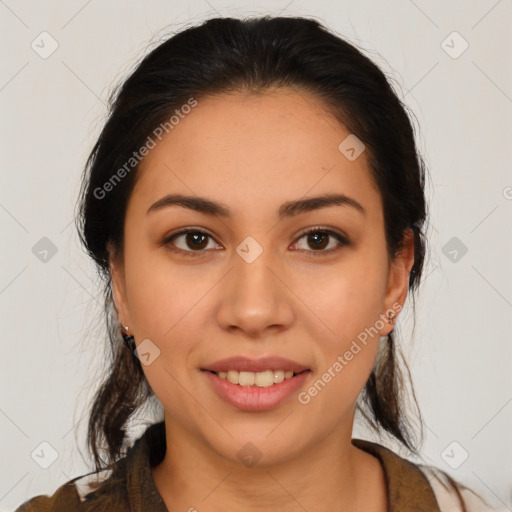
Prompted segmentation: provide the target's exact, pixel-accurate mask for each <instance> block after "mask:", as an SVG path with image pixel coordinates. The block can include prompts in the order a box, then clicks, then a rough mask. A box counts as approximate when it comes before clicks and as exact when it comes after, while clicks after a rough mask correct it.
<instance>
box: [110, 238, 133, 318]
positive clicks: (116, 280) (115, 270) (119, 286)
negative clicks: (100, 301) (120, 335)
mask: <svg viewBox="0 0 512 512" xmlns="http://www.w3.org/2000/svg"><path fill="white" fill-rule="evenodd" d="M107 247H108V253H109V268H110V281H111V285H112V295H113V298H114V304H115V307H116V310H117V312H118V316H119V322H120V323H121V325H123V326H125V325H130V318H129V312H128V307H127V303H126V302H127V301H126V287H125V279H124V268H123V265H122V262H121V260H120V258H119V257H118V255H117V254H116V251H115V249H114V248H113V247H112V245H111V244H110V243H109V244H108V245H107Z"/></svg>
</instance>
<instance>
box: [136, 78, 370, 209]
mask: <svg viewBox="0 0 512 512" xmlns="http://www.w3.org/2000/svg"><path fill="white" fill-rule="evenodd" d="M349 136H351V133H350V131H349V130H348V129H347V128H346V127H345V126H344V125H342V124H341V123H340V122H339V121H337V120H336V119H335V118H334V117H333V115H332V114H330V112H329V111H328V110H327V108H326V106H325V105H324V103H323V102H322V101H321V100H320V99H318V98H316V97H315V96H313V95H311V94H309V93H305V92H298V91H295V90H293V89H288V88H286V89H284V88H283V89H278V90H273V91H271V92H264V93H258V94H254V93H248V92H240V93H232V94H218V95H214V96H210V97H207V98H204V99H198V100H197V106H195V107H194V108H193V109H191V111H190V112H189V113H188V114H185V115H182V116H181V117H180V119H179V122H178V123H177V124H174V126H173V128H172V129H171V130H169V133H167V134H164V136H163V137H162V140H161V141H157V144H156V146H155V147H154V149H152V150H151V151H150V152H149V153H148V154H147V156H146V157H144V159H143V161H142V162H141V164H140V166H139V170H138V173H137V174H138V179H137V183H136V187H135V190H134V192H135V191H137V192H138V194H139V195H142V196H144V197H145V198H146V200H147V201H151V200H153V201H154V200H157V199H158V198H159V197H160V196H162V195H163V194H164V193H169V192H170V191H172V192H176V191H177V192H181V193H187V194H189V195H190V194H191V193H192V194H198V195H201V196H205V195H207V196H210V197H212V198H222V202H224V203H229V204H233V205H238V206H239V207H243V204H244V203H246V202H247V201H249V200H250V199H251V198H254V199H258V198H259V199H260V200H261V199H262V198H263V197H265V198H270V197H275V198H276V202H279V201H280V203H279V204H281V203H282V202H284V201H286V200H289V199H295V198H298V197H303V196H307V195H317V194H320V193H327V192H329V193H331V192H340V193H346V194H352V195H357V196H358V200H360V201H363V200H370V199H372V196H373V199H375V194H376V193H377V190H376V189H375V186H374V182H373V179H372V177H371V173H370V171H369V167H368V161H367V158H366V155H365V154H364V152H363V153H362V154H361V155H360V156H359V157H358V158H356V159H355V160H351V159H348V158H347V157H346V156H345V154H344V153H343V152H342V151H340V144H342V143H343V141H344V140H346V139H347V137H349ZM234 210H236V207H234Z"/></svg>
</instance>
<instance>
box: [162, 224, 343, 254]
mask: <svg viewBox="0 0 512 512" xmlns="http://www.w3.org/2000/svg"><path fill="white" fill-rule="evenodd" d="M190 233H195V234H201V235H206V236H207V237H209V238H211V239H212V240H214V238H213V237H212V236H211V235H210V234H209V233H206V232H205V231H202V230H200V229H185V230H182V231H179V232H178V233H174V234H172V235H170V236H167V237H165V238H164V239H163V240H162V242H161V243H162V245H168V244H169V243H171V242H172V241H173V240H174V239H176V238H178V237H179V236H181V235H187V234H190ZM313 233H320V234H323V235H327V236H329V237H332V238H334V239H336V240H337V241H338V242H339V245H338V246H337V247H335V248H334V249H328V250H321V251H311V250H310V251H308V250H306V252H309V253H312V254H311V256H313V257H319V256H320V257H321V256H326V255H329V254H332V253H333V252H336V251H338V250H340V249H341V247H343V246H347V245H349V240H348V238H347V237H346V236H344V235H342V234H340V233H337V232H336V231H333V230H331V229H327V228H322V227H320V226H316V227H313V228H310V229H308V230H306V231H304V232H303V233H301V234H300V235H299V237H298V238H297V241H296V242H295V243H294V245H295V244H296V243H297V242H298V241H299V240H300V239H302V238H304V237H306V236H307V235H310V234H313ZM170 250H172V251H174V252H180V253H182V254H184V255H186V256H190V257H201V256H202V255H203V254H204V253H206V252H207V251H206V250H201V251H192V250H189V251H186V250H184V249H179V248H176V247H173V248H171V249H170ZM299 250H304V249H299Z"/></svg>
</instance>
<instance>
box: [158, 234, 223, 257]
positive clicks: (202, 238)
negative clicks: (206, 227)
mask: <svg viewBox="0 0 512 512" xmlns="http://www.w3.org/2000/svg"><path fill="white" fill-rule="evenodd" d="M209 238H210V239H211V240H212V241H213V238H212V237H211V236H210V235H209V234H208V233H204V232H203V231H181V232H180V233H176V234H175V235H172V236H171V237H169V238H167V239H165V240H164V242H163V243H164V244H168V243H170V242H172V244H173V245H174V246H176V247H177V248H178V249H180V250H182V251H185V252H204V251H203V249H207V248H208V244H207V241H208V239H209ZM180 239H183V240H184V245H185V246H182V247H179V246H178V244H177V243H176V241H177V240H180ZM213 245H214V246H215V247H213V249H218V248H220V246H219V245H218V244H213ZM190 248H192V250H190ZM211 248H212V247H210V249H211Z"/></svg>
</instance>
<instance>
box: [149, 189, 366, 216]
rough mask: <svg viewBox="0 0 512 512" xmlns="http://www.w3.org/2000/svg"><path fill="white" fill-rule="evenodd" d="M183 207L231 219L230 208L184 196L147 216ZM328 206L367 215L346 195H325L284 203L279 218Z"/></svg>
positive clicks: (163, 200)
mask: <svg viewBox="0 0 512 512" xmlns="http://www.w3.org/2000/svg"><path fill="white" fill-rule="evenodd" d="M175 205H176V206H182V207H183V208H188V209H190V210H194V211H197V212H200V213H204V214H206V215H212V216H217V217H224V218H231V212H230V211H229V208H228V207H227V206H226V205H224V204H222V203H217V202H215V201H211V200H210V199H206V198H204V197H198V196H185V195H182V194H168V195H166V196H164V197H162V198H161V199H159V200H158V201H156V202H155V203H153V204H152V205H151V206H150V207H149V208H148V211H147V212H146V214H148V213H151V212H156V211H160V210H163V209H165V208H168V207H170V206H175ZM328 206H349V207H352V208H354V209H355V210H357V211H359V212H360V213H361V214H363V215H366V210H365V209H364V207H363V205H361V203H359V202H358V201H356V200H355V199H353V198H351V197H349V196H346V195H345V194H325V195H321V196H315V197H309V198H307V199H298V200H296V201H288V202H286V203H283V204H282V205H281V206H280V208H279V212H278V215H279V218H280V219H283V218H285V217H293V216H295V215H298V214H300V213H304V212H311V211H314V210H318V209H320V208H326V207H328Z"/></svg>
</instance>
